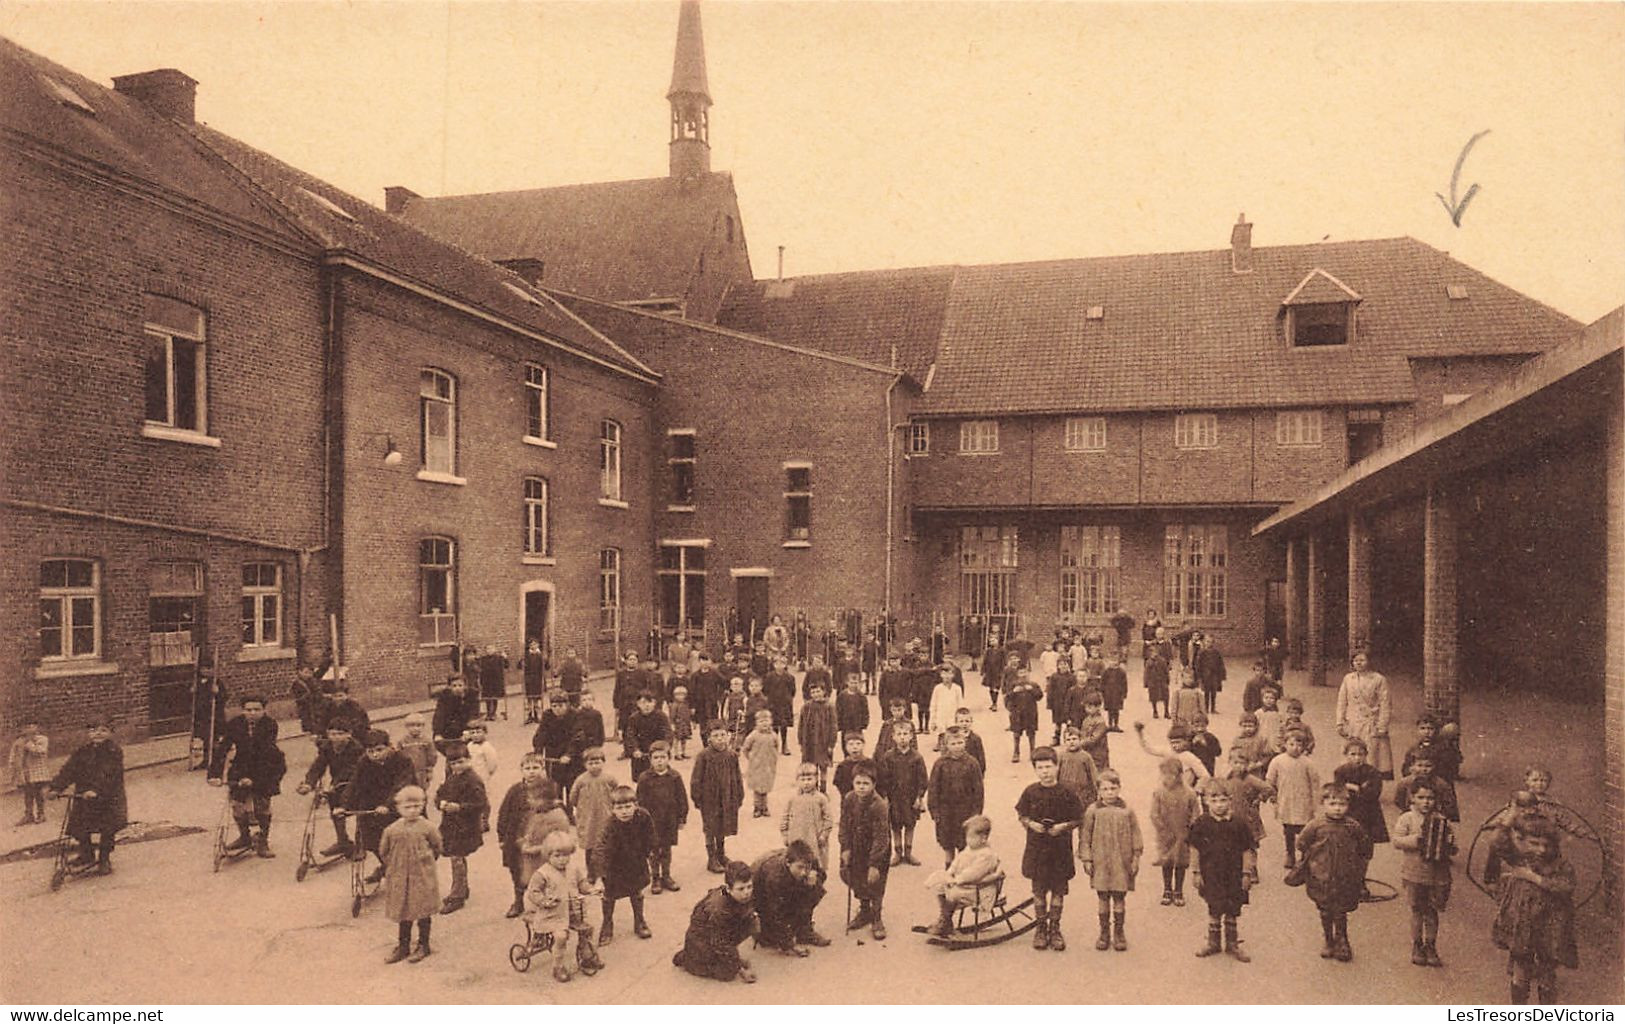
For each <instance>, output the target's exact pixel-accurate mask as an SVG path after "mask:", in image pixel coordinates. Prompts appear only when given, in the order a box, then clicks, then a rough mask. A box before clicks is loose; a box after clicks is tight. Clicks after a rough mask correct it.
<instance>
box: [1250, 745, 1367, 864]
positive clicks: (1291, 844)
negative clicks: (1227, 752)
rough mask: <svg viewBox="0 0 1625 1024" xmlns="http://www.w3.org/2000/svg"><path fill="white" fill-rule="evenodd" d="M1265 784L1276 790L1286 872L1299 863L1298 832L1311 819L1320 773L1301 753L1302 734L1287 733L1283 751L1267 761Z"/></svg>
mask: <svg viewBox="0 0 1625 1024" xmlns="http://www.w3.org/2000/svg"><path fill="white" fill-rule="evenodd" d="M1264 781H1265V783H1267V784H1268V785H1269V787H1270V788H1271V789H1273V790H1275V817H1276V820H1278V821H1280V823H1281V832H1282V833H1283V837H1284V841H1285V843H1286V869H1287V870H1288V871H1291V870H1292V868H1293V867H1294V866H1295V865H1296V864H1297V862H1298V860H1297V843H1298V833H1299V832H1302V831H1303V828H1304V826H1305V825H1307V824H1309V820H1310V819H1311V818H1313V817H1314V814H1315V800H1316V796H1317V794H1319V793H1320V772H1319V771H1317V770H1316V768H1315V766H1314V765H1313V764H1312V763H1310V761H1309V758H1308V756H1307V755H1306V754H1305V753H1304V739H1303V733H1301V732H1297V731H1295V730H1294V731H1293V732H1289V733H1287V735H1286V750H1285V751H1283V752H1282V753H1279V754H1276V755H1275V757H1274V759H1273V760H1271V761H1270V767H1269V771H1268V772H1266V773H1265V774H1264ZM1346 802H1347V797H1346V796H1345V803H1346ZM1344 810H1345V811H1346V810H1347V808H1346V807H1345V808H1344Z"/></svg>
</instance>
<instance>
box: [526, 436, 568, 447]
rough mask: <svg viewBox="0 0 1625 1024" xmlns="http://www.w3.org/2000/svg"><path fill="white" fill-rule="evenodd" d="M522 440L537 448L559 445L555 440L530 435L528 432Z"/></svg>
mask: <svg viewBox="0 0 1625 1024" xmlns="http://www.w3.org/2000/svg"><path fill="white" fill-rule="evenodd" d="M524 441H525V443H526V444H528V445H534V446H535V447H537V448H557V447H558V446H559V443H558V442H557V441H549V440H548V439H547V438H545V437H531V436H530V435H529V434H526V435H525V438H524Z"/></svg>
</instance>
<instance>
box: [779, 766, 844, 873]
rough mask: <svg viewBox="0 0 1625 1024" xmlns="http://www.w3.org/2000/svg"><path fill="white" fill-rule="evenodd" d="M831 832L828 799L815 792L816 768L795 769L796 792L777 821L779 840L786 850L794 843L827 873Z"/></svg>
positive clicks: (821, 792) (833, 822) (820, 792)
mask: <svg viewBox="0 0 1625 1024" xmlns="http://www.w3.org/2000/svg"><path fill="white" fill-rule="evenodd" d="M834 831H835V816H834V814H833V812H831V811H830V807H829V796H828V795H826V794H825V793H824V792H823V791H822V790H820V789H819V788H818V766H817V765H813V764H803V765H802V766H801V767H800V768H797V769H796V792H795V795H794V796H792V797H790V799H789V800H788V801H786V802H785V805H784V814H783V815H782V816H781V817H780V818H779V837H780V839H782V840H783V841H784V845H785V846H789V845H790V844H791V843H793V842H795V841H796V840H797V839H799V840H801V841H802V842H804V843H806V844H807V846H808V847H810V848H811V849H812V850H813V851H814V852H815V853H817V854H818V866H819V867H820V868H822V869H823V870H824V872H825V873H826V874H828V872H829V836H830V833H831V832H834Z"/></svg>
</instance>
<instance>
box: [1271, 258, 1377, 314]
mask: <svg viewBox="0 0 1625 1024" xmlns="http://www.w3.org/2000/svg"><path fill="white" fill-rule="evenodd" d="M1359 301H1360V295H1359V293H1358V292H1356V291H1355V290H1354V289H1353V288H1350V287H1349V286H1348V285H1346V284H1344V283H1343V282H1342V281H1339V280H1338V279H1337V278H1335V277H1333V276H1332V275H1330V274H1328V273H1326V272H1325V271H1324V270H1322V269H1320V268H1319V267H1316V268H1315V269H1313V270H1311V271H1309V273H1307V274H1305V275H1304V276H1303V280H1302V281H1299V282H1298V287H1296V288H1294V289H1292V291H1291V292H1290V293H1288V294H1287V297H1286V298H1284V299H1282V300H1281V305H1283V306H1313V305H1319V304H1321V303H1326V302H1359Z"/></svg>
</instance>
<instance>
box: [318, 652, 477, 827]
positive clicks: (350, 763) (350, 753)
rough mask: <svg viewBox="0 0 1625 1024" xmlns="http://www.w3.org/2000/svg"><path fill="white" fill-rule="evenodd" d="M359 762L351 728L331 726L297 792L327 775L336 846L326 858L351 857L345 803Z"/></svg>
mask: <svg viewBox="0 0 1625 1024" xmlns="http://www.w3.org/2000/svg"><path fill="white" fill-rule="evenodd" d="M459 678H460V677H459ZM360 763H361V744H360V743H358V742H356V741H355V740H354V739H351V738H350V727H349V725H347V724H346V723H344V722H332V723H330V724H329V725H328V726H327V736H326V741H325V742H324V743H322V744H320V745H319V746H317V748H316V760H314V761H312V762H311V763H310V770H309V771H307V772H305V779H304V781H303V782H301V783H299V789H298V791H299V793H300V794H301V795H303V794H305V793H309V792H310V791H311V790H312V789H314V788H315V787H316V784H317V783H318V782H320V781H321V780H322V776H323V775H326V776H327V788H326V789H325V790H324V793H326V795H327V809H328V813H329V814H330V815H331V817H332V820H333V845H331V846H328V847H325V848H324V849H323V850H322V852H321V855H322V856H323V857H332V856H335V855H338V854H343V855H344V856H346V857H348V856H349V855H350V851H351V849H352V847H351V844H350V827H349V824H348V819H347V818H345V816H344V803H343V800H344V791H345V790H346V789H348V788H349V785H350V780H351V779H353V778H355V770H356V766H357V765H359V764H360Z"/></svg>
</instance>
